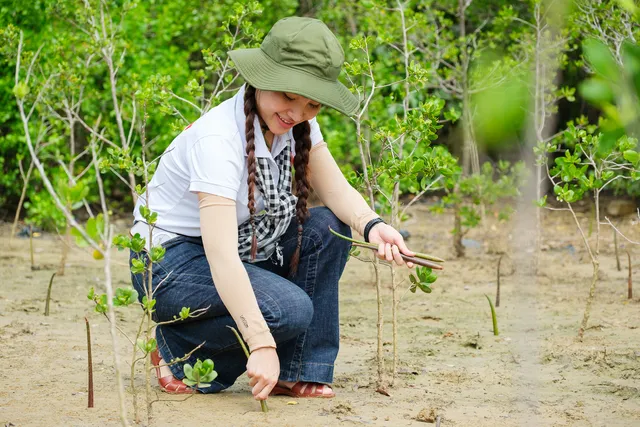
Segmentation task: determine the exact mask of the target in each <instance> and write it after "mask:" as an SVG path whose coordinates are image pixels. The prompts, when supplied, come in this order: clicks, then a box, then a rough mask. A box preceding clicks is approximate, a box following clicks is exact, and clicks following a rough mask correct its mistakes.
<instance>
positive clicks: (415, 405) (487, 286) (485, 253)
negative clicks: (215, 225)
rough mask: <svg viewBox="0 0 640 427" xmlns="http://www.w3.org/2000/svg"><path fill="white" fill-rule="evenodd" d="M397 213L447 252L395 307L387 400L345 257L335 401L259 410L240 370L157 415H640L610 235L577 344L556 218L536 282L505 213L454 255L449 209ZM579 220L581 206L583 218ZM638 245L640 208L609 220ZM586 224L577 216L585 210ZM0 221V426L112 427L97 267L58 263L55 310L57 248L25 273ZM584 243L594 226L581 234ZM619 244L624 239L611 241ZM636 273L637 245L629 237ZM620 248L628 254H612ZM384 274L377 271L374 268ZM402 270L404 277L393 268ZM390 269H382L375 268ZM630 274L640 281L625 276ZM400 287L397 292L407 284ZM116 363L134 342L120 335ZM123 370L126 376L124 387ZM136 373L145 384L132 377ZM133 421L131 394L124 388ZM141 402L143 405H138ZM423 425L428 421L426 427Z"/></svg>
mask: <svg viewBox="0 0 640 427" xmlns="http://www.w3.org/2000/svg"><path fill="white" fill-rule="evenodd" d="M413 214H414V217H413V218H412V219H411V220H410V221H409V222H408V223H407V224H406V228H407V229H408V230H409V231H410V232H411V233H412V237H411V238H410V240H409V242H410V243H411V244H412V246H413V247H414V248H415V249H416V250H424V251H429V252H432V253H436V254H439V255H441V256H444V257H448V258H449V259H450V261H448V262H447V264H446V270H445V272H444V273H443V274H442V275H441V277H440V278H439V279H438V281H437V282H436V283H435V285H434V292H433V293H432V294H429V295H427V294H422V293H418V294H415V295H414V294H411V293H406V294H405V295H404V298H403V300H402V303H401V305H400V313H399V336H400V339H399V341H400V343H399V346H400V347H399V352H400V369H399V374H398V378H397V379H396V381H395V386H393V387H390V388H389V389H388V391H389V394H390V396H384V395H382V394H379V393H377V392H376V390H375V385H374V384H375V348H376V302H375V287H374V284H373V281H372V279H373V271H372V268H371V266H370V265H369V264H366V263H362V262H360V261H358V260H355V259H352V260H350V261H349V264H348V267H347V271H346V272H345V274H344V276H343V278H342V282H341V303H340V304H341V306H340V308H341V335H342V346H341V350H340V354H339V357H338V360H337V367H336V378H335V389H336V392H337V397H336V398H334V399H331V400H303V399H298V400H293V399H290V398H287V397H276V398H271V399H269V405H270V409H271V411H270V412H269V413H268V414H262V413H260V406H259V404H258V403H257V402H255V401H254V400H252V398H251V396H250V392H249V387H248V385H247V384H246V381H244V380H242V381H239V382H238V383H237V384H236V385H235V386H234V387H233V388H231V389H230V390H228V391H226V392H224V393H222V394H218V395H206V396H205V395H197V396H193V397H192V398H190V399H188V400H187V401H184V402H182V401H181V400H182V398H181V397H175V396H169V395H166V394H163V393H159V389H158V387H157V386H156V384H155V382H154V384H153V392H154V396H155V395H156V393H157V396H158V398H159V399H160V401H159V402H156V403H155V404H154V405H153V410H154V418H153V420H152V425H155V426H169V425H172V426H187V425H188V426H201V425H215V426H263V425H278V426H294V425H313V426H315V425H318V426H324V425H327V426H332V425H351V424H355V425H358V424H363V425H385V426H404V425H415V426H418V425H424V422H425V421H428V420H429V415H430V414H431V415H439V416H440V418H441V425H442V426H521V425H522V426H524V425H527V426H607V427H610V426H639V425H640V329H639V328H640V298H638V297H640V285H638V289H637V290H636V294H637V297H636V298H635V299H634V300H632V301H628V300H627V299H626V295H627V281H626V279H627V272H626V266H627V262H626V254H625V257H624V258H623V259H622V261H623V270H622V271H621V272H619V271H617V269H616V263H615V258H614V256H613V244H612V241H613V240H612V236H611V233H610V231H609V230H604V234H603V237H602V246H603V249H602V254H601V264H602V274H601V278H600V282H599V283H598V290H597V298H596V302H595V304H594V306H593V313H592V317H591V321H590V323H589V324H590V326H591V328H590V329H589V330H588V331H587V333H586V337H585V340H584V341H583V342H582V343H578V342H576V341H575V337H576V334H577V330H578V325H579V322H580V320H581V318H582V314H583V310H584V302H585V298H586V295H587V292H588V286H589V282H590V277H591V265H590V263H589V262H588V258H587V257H586V253H585V250H584V247H583V245H582V244H581V241H580V240H579V236H578V234H577V233H576V229H575V227H574V226H573V225H572V223H571V222H570V218H569V217H568V216H567V215H564V213H562V212H560V213H558V212H554V213H550V214H548V216H547V217H546V220H545V227H544V237H545V251H544V252H543V254H542V261H543V265H544V267H543V268H542V269H541V271H540V274H539V275H538V276H537V277H532V276H526V275H523V274H519V272H518V271H516V269H515V268H514V265H515V263H514V262H513V260H512V258H513V256H512V254H511V251H510V250H509V249H508V248H509V242H510V240H512V239H513V236H514V235H515V234H516V233H517V232H514V231H512V230H511V228H510V226H509V225H508V224H491V223H489V224H487V225H486V227H485V228H484V229H479V230H474V231H472V232H471V233H470V234H469V235H468V236H467V237H468V238H469V239H472V240H471V241H468V242H467V243H468V244H469V245H470V248H469V250H468V255H467V257H466V258H465V259H461V260H454V259H451V258H452V253H451V249H450V247H451V243H450V239H451V238H450V236H449V234H448V232H449V230H450V229H451V227H452V218H451V216H450V215H445V216H433V215H431V214H430V213H428V211H427V208H426V206H425V205H420V206H417V207H416V208H415V209H414V210H413ZM584 218H585V217H584V216H583V219H584ZM617 221H618V223H619V224H620V227H621V229H622V230H623V231H624V232H625V233H627V234H628V236H629V237H630V238H632V239H634V240H636V241H638V240H640V226H639V225H638V220H637V218H634V217H633V216H628V217H625V218H622V219H618V220H617ZM584 225H585V230H587V231H588V229H589V225H588V220H587V219H584ZM8 234H9V226H8V225H7V224H3V225H2V226H1V227H0V242H1V246H2V247H1V249H0V343H1V344H0V360H1V363H2V368H3V369H2V379H1V380H0V425H2V426H112V425H118V424H119V421H118V400H117V394H116V391H115V390H116V388H115V384H114V383H115V381H114V376H113V372H114V370H113V359H112V350H111V339H110V335H109V333H108V325H107V322H106V320H105V319H104V318H102V317H100V315H98V314H96V313H94V312H93V307H92V303H91V302H90V301H88V300H87V298H86V294H87V290H88V288H89V287H90V286H96V287H97V288H98V289H99V287H100V286H101V281H102V278H103V266H102V263H101V262H100V261H94V260H93V259H92V258H91V257H90V255H89V254H88V253H86V252H83V251H82V250H80V249H74V250H73V251H72V254H71V257H70V258H69V262H68V265H67V272H66V274H65V275H64V276H62V277H57V278H56V280H55V283H54V287H53V293H52V294H53V296H52V303H51V315H50V316H48V317H45V316H44V315H43V312H44V304H45V296H46V289H47V285H48V281H49V277H50V276H51V274H52V272H53V271H55V267H56V265H57V263H58V259H59V241H58V240H57V238H56V237H55V236H51V235H45V236H42V237H40V238H38V239H35V241H34V244H35V261H36V264H38V265H39V266H40V267H41V269H39V270H35V271H32V270H31V268H30V262H29V241H28V239H16V240H14V243H13V245H12V247H10V246H9V238H8ZM592 238H593V235H592ZM621 246H624V245H621ZM626 249H628V250H631V251H632V253H631V259H632V264H633V266H634V269H635V272H636V276H637V277H640V268H639V267H640V265H639V261H640V257H638V254H639V253H640V247H637V246H636V247H631V245H629V244H626ZM501 252H506V254H505V257H504V258H503V262H502V264H503V266H502V275H503V277H502V302H501V305H500V307H499V308H498V309H497V311H498V320H499V326H500V335H499V336H498V337H495V336H493V334H492V330H491V318H490V311H489V307H488V303H487V301H486V299H485V297H484V294H488V295H490V296H491V297H492V298H494V296H495V291H496V264H497V259H498V257H499V256H500V253H501ZM623 254H624V252H623ZM114 257H115V261H114V264H115V265H114V268H113V274H114V283H115V285H116V286H126V285H128V272H127V267H126V254H124V253H123V252H115V251H114ZM385 274H386V273H385ZM403 274H404V273H403ZM385 277H388V275H385ZM636 281H639V282H640V279H636ZM402 286H403V287H405V288H406V287H407V282H405V283H404V284H403V285H402ZM385 298H386V301H387V304H386V307H387V309H386V311H385V333H386V338H385V340H386V341H385V346H384V348H385V351H386V356H387V367H389V368H390V366H391V362H390V360H391V356H392V346H391V343H390V341H391V326H390V322H389V320H390V318H391V316H390V308H389V307H390V304H389V300H390V290H389V288H388V286H387V288H386V289H385ZM85 316H87V317H88V318H89V319H90V322H91V326H92V332H93V355H94V356H93V358H94V370H95V373H94V381H95V408H93V409H87V407H86V406H87V379H86V375H87V374H86V365H87V360H86V358H87V354H86V335H85V324H84V317H85ZM138 316H139V311H138V310H135V309H131V308H130V309H123V310H119V314H118V317H119V319H120V321H119V324H120V326H121V327H122V328H123V329H124V330H126V331H133V330H134V328H135V325H136V324H137V323H136V319H137V318H138ZM119 345H120V354H121V355H122V358H123V367H124V369H123V370H124V371H128V367H127V363H128V361H129V360H130V357H131V356H130V354H131V353H130V352H131V349H130V348H128V346H127V342H126V340H125V339H123V338H122V337H121V338H120V339H119ZM128 378H129V376H128V374H126V373H125V380H127V382H128ZM136 384H138V386H140V387H141V386H142V385H143V384H144V376H143V374H142V372H140V373H139V375H138V376H137V379H136ZM127 396H128V402H127V409H128V411H129V416H131V412H132V411H131V395H130V393H129V390H128V391H127ZM141 403H142V402H141ZM427 425H428V424H427Z"/></svg>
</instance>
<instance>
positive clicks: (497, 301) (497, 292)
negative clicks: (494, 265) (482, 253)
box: [496, 255, 504, 307]
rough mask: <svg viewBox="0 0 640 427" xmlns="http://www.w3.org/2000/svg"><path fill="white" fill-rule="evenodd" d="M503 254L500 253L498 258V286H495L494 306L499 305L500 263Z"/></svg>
mask: <svg viewBox="0 0 640 427" xmlns="http://www.w3.org/2000/svg"><path fill="white" fill-rule="evenodd" d="M503 256H504V255H500V258H498V286H497V288H496V307H500V264H501V263H502V257H503Z"/></svg>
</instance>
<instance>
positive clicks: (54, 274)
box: [44, 273, 56, 316]
mask: <svg viewBox="0 0 640 427" xmlns="http://www.w3.org/2000/svg"><path fill="white" fill-rule="evenodd" d="M54 277H56V273H53V274H52V275H51V279H49V286H48V287H47V301H46V302H45V305H44V315H45V316H48V315H49V301H51V288H52V287H53V278H54Z"/></svg>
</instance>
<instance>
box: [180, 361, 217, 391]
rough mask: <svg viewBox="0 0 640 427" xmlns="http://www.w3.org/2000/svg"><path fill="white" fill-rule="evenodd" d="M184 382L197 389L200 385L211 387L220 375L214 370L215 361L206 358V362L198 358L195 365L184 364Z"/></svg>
mask: <svg viewBox="0 0 640 427" xmlns="http://www.w3.org/2000/svg"><path fill="white" fill-rule="evenodd" d="M184 376H185V378H184V379H183V380H182V382H183V383H185V384H186V385H188V386H189V387H194V388H195V389H196V390H197V389H198V388H199V387H211V382H212V381H213V380H215V379H216V378H217V377H218V373H217V372H216V371H214V370H213V361H212V360H211V359H206V360H205V361H204V362H203V361H201V360H200V359H197V362H196V364H195V365H193V366H191V365H190V364H188V363H185V364H184Z"/></svg>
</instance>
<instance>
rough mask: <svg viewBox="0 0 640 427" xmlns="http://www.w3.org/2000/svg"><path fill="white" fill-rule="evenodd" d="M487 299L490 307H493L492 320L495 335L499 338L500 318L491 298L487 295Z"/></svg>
mask: <svg viewBox="0 0 640 427" xmlns="http://www.w3.org/2000/svg"><path fill="white" fill-rule="evenodd" d="M485 297H487V301H489V307H491V320H492V321H493V335H495V336H498V335H499V332H498V316H497V315H496V309H495V308H494V306H493V302H492V301H491V298H489V295H486V294H485Z"/></svg>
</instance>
